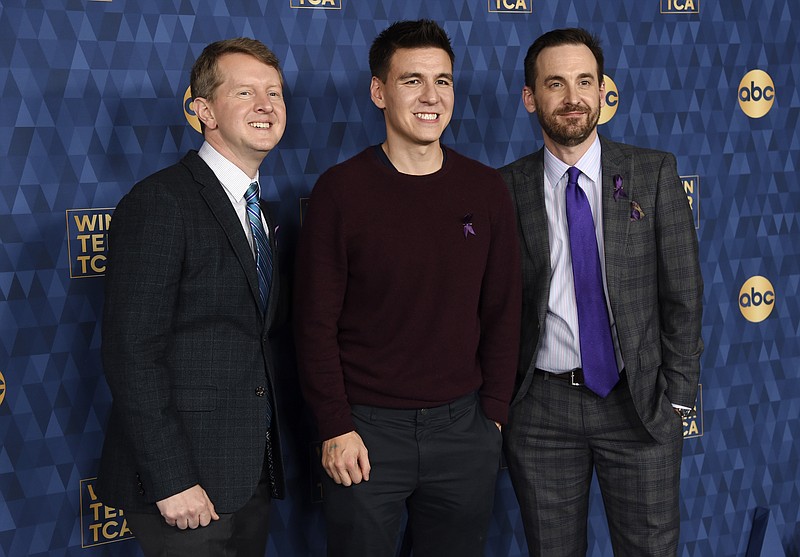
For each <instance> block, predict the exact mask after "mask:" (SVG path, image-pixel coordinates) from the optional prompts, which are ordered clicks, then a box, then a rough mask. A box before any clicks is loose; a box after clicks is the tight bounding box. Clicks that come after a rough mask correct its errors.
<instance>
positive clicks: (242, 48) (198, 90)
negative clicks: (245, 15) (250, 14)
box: [190, 37, 283, 100]
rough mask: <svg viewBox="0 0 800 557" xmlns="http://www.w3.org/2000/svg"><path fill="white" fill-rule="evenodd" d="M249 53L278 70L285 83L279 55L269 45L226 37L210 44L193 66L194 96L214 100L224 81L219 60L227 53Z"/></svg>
mask: <svg viewBox="0 0 800 557" xmlns="http://www.w3.org/2000/svg"><path fill="white" fill-rule="evenodd" d="M237 53H238V54H249V55H250V56H252V57H253V58H255V59H256V60H259V61H260V62H263V63H264V64H266V65H267V66H271V67H273V68H275V70H277V72H278V75H280V77H281V85H283V73H282V72H281V65H280V62H279V61H278V57H277V56H275V53H273V52H272V51H271V50H270V49H269V48H267V46H266V45H265V44H264V43H262V42H261V41H257V40H255V39H249V38H247V37H239V38H237V39H225V40H223V41H217V42H213V43H211V44H209V45H208V46H206V47H205V48H204V49H203V52H202V53H201V54H200V56H199V57H198V58H197V60H196V61H195V63H194V66H192V73H191V77H190V85H191V88H192V96H193V97H203V98H204V99H209V100H212V99H213V98H214V93H215V92H216V90H217V87H219V85H220V83H222V77H221V76H220V75H219V71H218V65H217V62H218V61H219V59H220V58H221V57H222V56H223V55H225V54H237Z"/></svg>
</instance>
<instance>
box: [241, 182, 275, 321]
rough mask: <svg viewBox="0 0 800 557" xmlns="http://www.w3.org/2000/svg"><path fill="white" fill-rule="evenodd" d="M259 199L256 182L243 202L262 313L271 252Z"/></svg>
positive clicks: (265, 301)
mask: <svg viewBox="0 0 800 557" xmlns="http://www.w3.org/2000/svg"><path fill="white" fill-rule="evenodd" d="M259 197H260V196H259V191H258V182H253V183H252V184H250V187H249V188H247V192H246V193H245V200H246V201H247V220H248V221H250V230H251V231H252V232H253V243H254V246H255V250H256V270H257V271H258V297H259V302H260V303H261V311H262V313H263V312H266V311H267V301H268V300H269V287H270V284H271V283H272V250H271V249H270V247H269V240H268V239H267V233H266V232H265V231H264V224H263V222H262V220H261V207H260V205H259Z"/></svg>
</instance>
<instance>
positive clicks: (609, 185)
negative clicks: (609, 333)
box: [600, 137, 635, 307]
mask: <svg viewBox="0 0 800 557" xmlns="http://www.w3.org/2000/svg"><path fill="white" fill-rule="evenodd" d="M600 141H601V145H602V160H603V184H602V188H603V190H602V198H603V243H604V248H605V260H606V283H607V286H608V295H609V297H610V299H611V303H612V307H613V306H614V305H615V304H614V301H615V300H618V299H620V298H619V296H620V282H621V280H622V278H623V277H620V276H618V273H617V272H616V271H617V270H618V269H624V268H625V264H624V259H625V246H626V243H627V238H628V230H629V227H630V224H631V219H630V213H631V203H630V202H631V200H632V199H635V188H634V185H635V184H634V180H633V157H631V156H630V155H625V154H624V153H623V152H622V150H621V149H620V148H619V147H618V146H617V144H616V143H614V142H612V141H608V140H606V139H605V138H603V137H601V138H600ZM617 175H619V176H621V177H622V187H623V189H624V191H625V193H626V194H627V195H628V197H627V198H625V197H620V198H619V200H614V177H615V176H617Z"/></svg>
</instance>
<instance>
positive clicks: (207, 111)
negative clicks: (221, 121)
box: [192, 97, 217, 130]
mask: <svg viewBox="0 0 800 557" xmlns="http://www.w3.org/2000/svg"><path fill="white" fill-rule="evenodd" d="M192 104H193V105H194V113H195V114H197V119H198V120H200V121H201V122H202V123H203V125H204V126H205V127H206V128H208V129H210V130H213V129H215V128H216V127H217V120H216V118H214V111H213V110H212V109H211V105H210V104H209V102H208V99H205V98H203V97H195V98H194V100H193V101H192Z"/></svg>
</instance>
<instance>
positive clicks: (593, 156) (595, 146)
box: [544, 136, 601, 188]
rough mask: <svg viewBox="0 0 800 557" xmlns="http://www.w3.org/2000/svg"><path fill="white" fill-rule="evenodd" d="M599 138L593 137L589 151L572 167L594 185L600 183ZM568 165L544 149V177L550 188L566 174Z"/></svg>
mask: <svg viewBox="0 0 800 557" xmlns="http://www.w3.org/2000/svg"><path fill="white" fill-rule="evenodd" d="M600 153H601V148H600V137H599V136H595V138H594V141H593V142H592V144H591V146H589V149H588V150H587V151H586V152H585V153H584V154H583V156H582V157H581V158H580V159H579V160H578V162H576V163H575V164H574V165H573V166H575V168H577V169H578V170H580V171H581V172H582V173H583V174H584V175H585V176H586V177H587V178H589V179H590V180H591V181H592V182H594V183H595V184H597V183H599V182H600V171H601V166H600ZM569 166H570V165H568V164H567V163H565V162H564V161H562V160H561V159H559V158H558V157H556V156H555V155H554V154H553V153H551V152H550V150H549V149H548V148H547V147H545V148H544V175H545V177H546V178H547V183H549V184H550V187H552V188H555V187H556V186H557V185H558V183H559V182H560V181H561V178H563V177H564V174H566V173H567V169H568V168H569Z"/></svg>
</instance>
